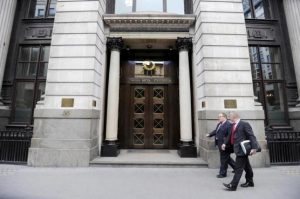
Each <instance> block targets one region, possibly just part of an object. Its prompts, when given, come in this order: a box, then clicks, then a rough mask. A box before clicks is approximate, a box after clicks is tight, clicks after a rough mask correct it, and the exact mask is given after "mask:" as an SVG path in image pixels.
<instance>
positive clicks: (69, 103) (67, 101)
mask: <svg viewBox="0 0 300 199" xmlns="http://www.w3.org/2000/svg"><path fill="white" fill-rule="evenodd" d="M61 107H74V98H62V99H61Z"/></svg>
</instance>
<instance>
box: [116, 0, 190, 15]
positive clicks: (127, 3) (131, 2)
mask: <svg viewBox="0 0 300 199" xmlns="http://www.w3.org/2000/svg"><path fill="white" fill-rule="evenodd" d="M132 12H168V13H174V14H184V13H185V12H184V0H115V14H126V13H132Z"/></svg>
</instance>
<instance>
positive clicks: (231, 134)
mask: <svg viewBox="0 0 300 199" xmlns="http://www.w3.org/2000/svg"><path fill="white" fill-rule="evenodd" d="M235 127H236V123H232V126H231V129H230V144H232V145H233V138H234V134H235Z"/></svg>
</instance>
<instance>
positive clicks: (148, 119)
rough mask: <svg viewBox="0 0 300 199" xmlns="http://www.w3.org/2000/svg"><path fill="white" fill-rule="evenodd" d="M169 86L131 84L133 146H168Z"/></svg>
mask: <svg viewBox="0 0 300 199" xmlns="http://www.w3.org/2000/svg"><path fill="white" fill-rule="evenodd" d="M167 93H168V92H167V86H163V85H133V86H131V102H132V103H131V107H130V112H131V115H130V121H131V122H130V130H129V131H130V138H129V139H130V140H131V141H130V143H131V148H151V149H155V148H168V110H167V101H168V100H167Z"/></svg>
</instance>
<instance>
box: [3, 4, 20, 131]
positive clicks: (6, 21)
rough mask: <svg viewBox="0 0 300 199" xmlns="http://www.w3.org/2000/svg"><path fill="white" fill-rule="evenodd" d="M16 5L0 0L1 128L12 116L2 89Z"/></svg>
mask: <svg viewBox="0 0 300 199" xmlns="http://www.w3.org/2000/svg"><path fill="white" fill-rule="evenodd" d="M16 6H17V0H1V1H0V128H4V127H5V126H6V125H7V124H8V122H9V116H10V109H9V107H7V106H4V105H3V104H2V95H1V91H2V84H3V77H4V72H5V64H6V58H7V53H8V47H9V42H10V37H11V32H12V28H13V22H14V16H15V10H16Z"/></svg>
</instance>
